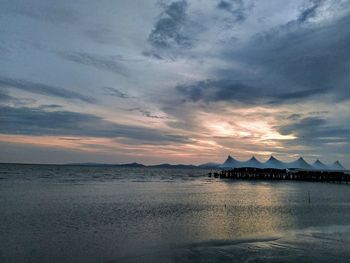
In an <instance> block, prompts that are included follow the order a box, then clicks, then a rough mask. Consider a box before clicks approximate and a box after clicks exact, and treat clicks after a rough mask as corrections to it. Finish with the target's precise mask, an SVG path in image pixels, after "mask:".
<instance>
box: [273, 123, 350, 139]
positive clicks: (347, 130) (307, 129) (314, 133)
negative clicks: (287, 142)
mask: <svg viewBox="0 0 350 263" xmlns="http://www.w3.org/2000/svg"><path fill="white" fill-rule="evenodd" d="M278 130H279V132H280V133H281V134H282V135H289V134H294V135H296V136H297V137H298V140H297V142H298V143H299V144H300V142H301V141H302V142H303V144H308V145H317V144H325V143H346V144H349V141H350V126H349V125H344V123H341V124H340V125H335V124H330V123H329V120H327V119H325V118H322V117H306V118H302V119H299V120H297V121H295V122H293V123H291V124H288V125H285V126H281V127H279V128H278Z"/></svg>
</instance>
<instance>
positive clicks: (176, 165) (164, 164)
mask: <svg viewBox="0 0 350 263" xmlns="http://www.w3.org/2000/svg"><path fill="white" fill-rule="evenodd" d="M147 167H151V168H176V169H188V168H191V169H192V168H197V166H195V165H192V164H188V165H187V164H169V163H163V164H156V165H148V166H147Z"/></svg>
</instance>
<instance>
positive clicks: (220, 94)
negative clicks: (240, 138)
mask: <svg viewBox="0 0 350 263" xmlns="http://www.w3.org/2000/svg"><path fill="white" fill-rule="evenodd" d="M273 88H274V87H273V86H272V87H271V86H262V85H261V84H260V85H259V84H257V83H255V86H253V85H250V84H249V85H247V84H244V83H240V82H237V81H235V80H206V81H199V82H195V83H192V84H182V85H178V86H177V87H176V90H177V92H178V93H179V94H181V96H182V97H184V99H185V101H192V102H197V101H204V102H217V101H231V102H242V103H250V104H259V103H266V104H279V103H287V102H293V101H296V100H300V99H306V98H309V97H311V96H314V95H315V94H317V93H321V92H322V91H323V90H321V89H311V90H302V91H288V90H279V91H278V90H273Z"/></svg>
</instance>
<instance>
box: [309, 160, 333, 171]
mask: <svg viewBox="0 0 350 263" xmlns="http://www.w3.org/2000/svg"><path fill="white" fill-rule="evenodd" d="M312 167H313V168H314V169H316V170H329V167H328V166H327V165H325V164H324V163H323V162H321V161H320V160H318V159H317V160H316V161H315V162H314V163H313V164H312Z"/></svg>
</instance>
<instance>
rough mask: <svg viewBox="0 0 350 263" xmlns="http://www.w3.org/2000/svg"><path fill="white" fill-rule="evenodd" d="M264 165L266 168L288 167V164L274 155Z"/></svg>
mask: <svg viewBox="0 0 350 263" xmlns="http://www.w3.org/2000/svg"><path fill="white" fill-rule="evenodd" d="M262 165H263V167H264V168H273V169H285V168H286V164H285V163H284V162H282V161H280V160H278V159H276V158H275V157H274V156H272V155H271V156H270V158H269V159H268V160H267V161H266V162H264V163H263V164H262Z"/></svg>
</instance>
